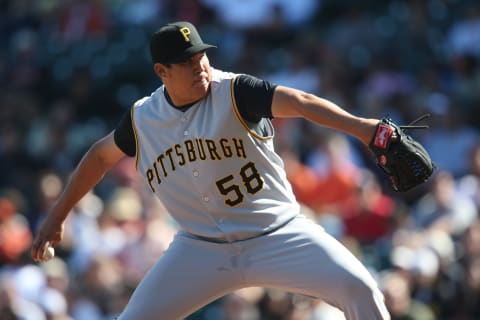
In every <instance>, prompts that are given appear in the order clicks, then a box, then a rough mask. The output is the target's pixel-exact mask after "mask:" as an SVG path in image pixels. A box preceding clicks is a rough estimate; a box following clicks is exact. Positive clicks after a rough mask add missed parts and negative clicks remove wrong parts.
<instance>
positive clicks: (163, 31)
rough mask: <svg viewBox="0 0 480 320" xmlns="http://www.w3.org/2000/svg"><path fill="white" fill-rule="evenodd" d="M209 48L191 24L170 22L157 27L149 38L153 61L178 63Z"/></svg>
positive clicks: (209, 45) (212, 46)
mask: <svg viewBox="0 0 480 320" xmlns="http://www.w3.org/2000/svg"><path fill="white" fill-rule="evenodd" d="M209 48H216V46H214V45H211V44H206V43H204V42H203V40H202V38H201V37H200V34H198V31H197V29H196V28H195V26H194V25H193V24H191V23H190V22H186V21H178V22H172V23H169V24H166V25H164V26H163V27H161V28H160V29H158V30H157V31H156V32H155V33H154V34H153V36H152V38H151V39H150V54H151V56H152V61H153V62H154V63H156V62H159V63H164V64H168V63H179V62H183V61H186V60H188V59H189V58H190V57H192V56H194V55H195V54H197V53H199V52H201V51H204V50H206V49H209Z"/></svg>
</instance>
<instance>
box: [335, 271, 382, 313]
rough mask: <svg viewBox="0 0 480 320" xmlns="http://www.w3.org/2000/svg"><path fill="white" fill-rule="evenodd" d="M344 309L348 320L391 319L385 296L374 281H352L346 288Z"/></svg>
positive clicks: (356, 279)
mask: <svg viewBox="0 0 480 320" xmlns="http://www.w3.org/2000/svg"><path fill="white" fill-rule="evenodd" d="M343 298H344V300H343V301H342V302H341V305H342V309H343V311H344V312H345V314H346V315H347V319H349V320H350V319H370V320H376V319H378V320H386V319H390V316H389V314H388V311H387V308H386V306H385V303H384V298H383V294H382V292H381V291H380V289H379V288H378V286H377V285H376V283H375V282H374V281H373V280H372V281H368V280H365V279H361V278H353V279H350V281H349V283H348V285H346V286H345V290H344V297H343Z"/></svg>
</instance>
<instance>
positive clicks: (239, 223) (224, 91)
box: [132, 69, 299, 242]
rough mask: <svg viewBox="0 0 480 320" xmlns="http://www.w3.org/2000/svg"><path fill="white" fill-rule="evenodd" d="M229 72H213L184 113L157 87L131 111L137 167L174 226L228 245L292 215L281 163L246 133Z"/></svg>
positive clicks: (268, 140)
mask: <svg viewBox="0 0 480 320" xmlns="http://www.w3.org/2000/svg"><path fill="white" fill-rule="evenodd" d="M234 77H235V74H233V73H226V72H222V71H220V70H215V69H213V79H212V82H211V92H210V94H209V95H207V97H206V98H204V99H202V100H200V101H198V102H197V103H196V104H195V105H193V106H192V107H191V108H189V109H188V110H187V111H185V112H182V111H180V110H178V109H175V108H173V107H172V106H171V105H169V103H168V101H167V99H166V98H165V95H164V86H161V87H160V88H158V89H157V90H156V91H155V92H153V93H152V94H151V95H150V96H149V97H145V98H143V99H141V100H139V101H137V103H136V104H135V106H134V107H133V108H132V119H133V127H134V132H135V138H136V145H137V152H136V154H137V159H136V161H137V169H138V170H139V172H140V174H141V175H142V176H143V177H144V178H145V180H146V183H147V185H148V187H149V188H150V190H151V191H152V192H153V193H155V194H156V195H157V196H158V197H159V198H160V200H161V201H162V202H163V204H164V205H165V206H166V208H167V210H168V211H169V213H170V214H171V215H172V217H173V218H174V219H175V220H176V221H177V223H178V224H179V225H180V227H181V228H182V229H183V230H185V231H186V232H188V233H191V234H193V235H197V236H200V237H206V238H210V239H213V240H218V241H227V242H232V241H236V240H243V239H247V238H252V237H255V236H257V235H260V234H262V233H265V232H268V231H270V230H274V229H276V228H278V227H279V226H281V225H283V224H285V223H286V222H288V221H290V220H291V219H292V218H294V217H295V216H296V215H297V214H298V213H299V205H298V204H297V202H296V200H295V196H294V194H293V192H292V189H291V186H290V184H289V183H288V181H287V179H286V173H285V170H284V165H283V161H282V160H281V159H280V157H279V156H278V155H277V154H276V153H275V151H274V146H273V140H272V138H273V133H274V130H273V126H272V124H271V122H270V121H266V123H267V125H268V128H267V130H266V131H267V132H268V133H267V134H262V135H261V134H259V133H257V132H255V131H254V130H252V129H251V128H250V127H249V125H248V124H247V123H246V122H245V120H243V118H242V117H241V116H240V114H239V111H238V109H237V107H236V105H235V99H234V95H233V79H234Z"/></svg>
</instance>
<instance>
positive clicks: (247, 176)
mask: <svg viewBox="0 0 480 320" xmlns="http://www.w3.org/2000/svg"><path fill="white" fill-rule="evenodd" d="M238 175H239V176H240V177H239V178H240V179H241V181H242V183H241V184H240V183H236V182H237V181H236V179H235V176H234V175H233V174H229V175H228V176H226V177H224V178H221V179H219V180H217V181H216V182H215V184H216V185H217V188H218V191H220V193H221V194H223V195H224V196H225V197H226V199H225V204H226V205H227V206H230V207H234V206H236V205H238V204H239V203H242V201H243V199H244V197H245V196H244V193H243V192H245V191H246V192H247V193H250V194H255V193H257V192H258V191H260V190H262V188H263V183H264V182H263V179H262V177H261V176H260V174H259V173H258V170H257V168H256V167H255V164H254V163H253V162H251V161H250V162H248V163H247V164H245V165H244V166H242V167H241V168H240V172H239V174H238ZM242 185H243V188H242ZM242 190H244V191H243V192H242Z"/></svg>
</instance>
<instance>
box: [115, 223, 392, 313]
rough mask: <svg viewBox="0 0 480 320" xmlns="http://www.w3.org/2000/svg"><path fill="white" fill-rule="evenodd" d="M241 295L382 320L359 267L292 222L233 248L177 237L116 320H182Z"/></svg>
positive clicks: (317, 233)
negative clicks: (315, 302)
mask: <svg viewBox="0 0 480 320" xmlns="http://www.w3.org/2000/svg"><path fill="white" fill-rule="evenodd" d="M245 287H268V288H276V289H280V290H284V291H288V292H293V293H299V294H304V295H308V296H312V297H317V298H320V299H322V300H324V301H326V302H328V303H330V304H331V305H333V306H336V307H338V308H339V309H340V310H342V311H343V312H344V314H345V317H346V318H347V319H348V320H366V319H368V320H385V319H390V316H389V314H388V311H387V309H386V307H385V305H384V302H383V295H382V293H381V292H380V290H379V289H378V287H377V285H376V283H375V281H374V279H373V278H372V277H371V275H370V274H369V272H368V271H367V269H366V268H365V267H364V266H363V265H362V264H361V262H360V261H359V260H357V258H356V257H355V256H353V255H352V253H350V252H349V251H348V250H347V249H346V248H345V247H344V246H343V245H342V244H341V243H339V242H338V241H337V240H335V239H334V238H333V237H331V236H330V235H328V234H327V233H326V232H325V231H324V230H323V229H322V228H321V227H320V226H319V225H317V224H316V223H315V222H313V221H311V220H309V219H307V218H304V217H302V216H299V217H297V218H295V219H293V220H292V221H291V222H289V223H288V224H287V225H286V226H284V227H282V228H280V229H278V230H276V231H274V232H272V233H270V234H267V235H264V236H261V237H258V238H253V239H249V240H244V241H239V242H236V243H213V242H208V241H204V240H199V239H196V238H193V237H192V236H190V235H188V234H186V233H184V232H179V233H178V234H177V235H176V236H175V239H174V241H173V242H172V244H171V245H170V247H169V248H168V250H167V251H166V252H165V253H164V254H163V255H162V257H161V258H160V259H159V261H158V262H157V263H156V264H155V265H154V266H153V267H152V269H151V270H150V271H149V272H148V273H147V274H146V276H145V277H144V279H143V280H142V281H141V283H140V284H139V285H138V287H137V288H136V290H135V292H134V293H133V295H132V297H131V299H130V301H129V303H128V305H127V306H126V308H125V310H124V311H123V313H122V314H121V315H120V317H119V320H157V319H162V320H176V319H184V318H185V317H187V316H188V315H189V314H191V313H193V312H194V311H195V310H197V309H199V308H201V307H202V306H204V305H206V304H208V303H210V302H212V301H213V300H215V299H217V298H219V297H221V296H223V295H225V294H227V293H229V292H232V291H234V290H237V289H240V288H245Z"/></svg>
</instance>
